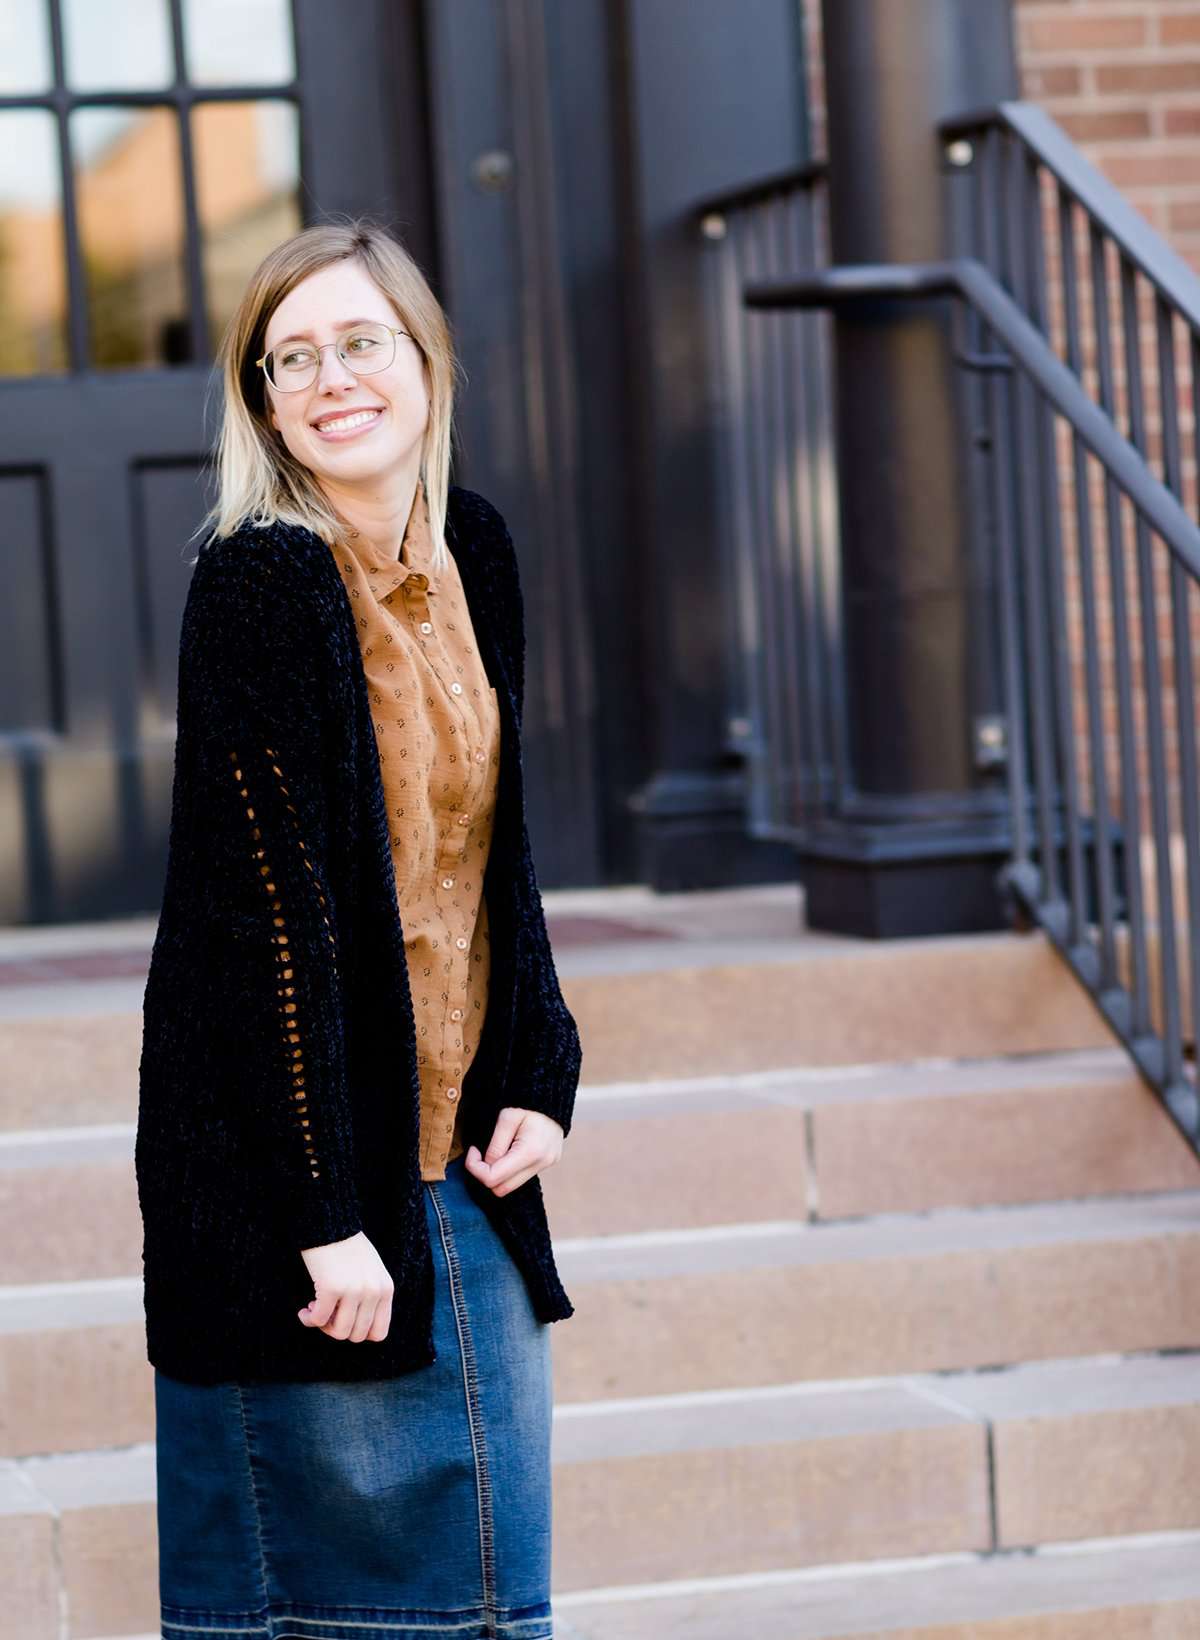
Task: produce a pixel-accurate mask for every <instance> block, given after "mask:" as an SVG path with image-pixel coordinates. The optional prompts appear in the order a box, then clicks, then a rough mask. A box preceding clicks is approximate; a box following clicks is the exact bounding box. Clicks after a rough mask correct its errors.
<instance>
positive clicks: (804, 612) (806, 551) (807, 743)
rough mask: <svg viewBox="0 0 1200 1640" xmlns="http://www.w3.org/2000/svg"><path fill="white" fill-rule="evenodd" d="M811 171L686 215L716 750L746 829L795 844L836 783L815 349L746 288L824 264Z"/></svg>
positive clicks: (825, 359) (824, 356) (815, 175)
mask: <svg viewBox="0 0 1200 1640" xmlns="http://www.w3.org/2000/svg"><path fill="white" fill-rule="evenodd" d="M824 178H825V169H824V166H822V165H812V166H805V167H801V168H799V169H796V170H792V171H786V172H782V173H780V174H779V175H777V176H773V177H769V178H766V179H764V180H763V181H761V182H759V183H757V184H756V185H754V186H753V187H751V188H744V189H739V190H737V191H736V192H735V193H731V194H726V195H721V196H718V197H716V198H714V199H711V200H709V201H708V203H707V205H706V207H705V209H704V212H703V214H702V215H701V216H700V218H699V226H700V231H701V233H702V235H703V237H704V241H705V263H704V266H705V273H706V277H707V299H708V305H709V314H710V335H711V337H712V338H713V342H714V358H713V360H712V366H713V368H712V371H711V376H710V380H711V381H712V384H713V393H714V395H715V397H714V404H713V417H714V421H715V424H716V426H717V428H718V432H719V437H718V442H717V455H718V477H719V487H720V496H721V508H722V519H723V527H722V529H721V542H722V547H723V557H722V563H723V570H724V575H725V580H726V593H727V596H726V599H725V607H726V608H728V609H729V610H731V611H732V612H733V613H732V617H731V619H730V621H729V623H728V627H727V637H728V657H727V658H728V667H727V675H728V677H729V678H730V679H731V680H732V698H731V699H730V701H729V707H728V713H727V720H726V721H727V730H728V749H729V750H730V752H732V753H734V754H736V755H737V756H739V757H741V758H742V759H743V760H744V766H745V769H746V773H747V781H748V797H747V814H748V822H747V823H748V828H749V830H750V832H751V833H752V835H754V836H756V837H771V838H780V839H783V840H785V841H788V842H792V843H798V842H800V841H801V840H802V838H803V836H804V834H805V832H806V830H807V828H808V826H810V825H811V824H812V823H813V822H815V821H816V820H818V819H819V818H820V817H821V816H822V815H824V814H828V813H830V812H832V811H833V810H834V809H835V808H836V806H837V803H838V799H839V797H840V795H841V793H842V791H843V788H844V784H845V780H846V758H845V726H844V721H843V718H842V705H843V701H842V692H841V689H840V687H839V685H838V681H837V680H838V679H839V678H840V677H841V673H842V660H841V642H842V639H841V618H840V603H841V589H840V583H839V563H838V553H837V538H838V532H837V517H836V515H837V490H836V479H835V472H834V452H833V421H832V413H831V403H830V382H831V376H832V371H831V362H830V337H829V324H828V319H827V317H826V316H825V315H824V314H822V313H819V312H803V313H798V314H791V313H789V314H764V315H756V314H753V313H751V312H750V311H749V310H748V309H747V308H746V305H745V303H744V301H743V292H744V289H745V287H746V285H747V284H748V283H750V282H752V281H755V280H760V279H779V278H790V277H796V276H798V275H800V274H804V273H812V272H814V271H815V270H816V269H817V268H819V267H821V266H823V265H824V264H825V262H826V260H827V251H826V243H827V227H826V217H825V191H824Z"/></svg>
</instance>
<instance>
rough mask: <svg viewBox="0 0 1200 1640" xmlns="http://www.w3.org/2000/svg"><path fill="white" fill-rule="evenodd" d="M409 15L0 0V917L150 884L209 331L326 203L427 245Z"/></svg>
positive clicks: (208, 381)
mask: <svg viewBox="0 0 1200 1640" xmlns="http://www.w3.org/2000/svg"><path fill="white" fill-rule="evenodd" d="M416 21H417V7H416V6H415V4H413V5H410V4H406V3H401V4H388V3H387V0H355V4H354V5H353V6H336V7H331V6H328V5H317V4H315V3H313V0H297V3H296V4H295V5H294V6H293V5H291V4H289V3H288V0H5V4H4V8H3V18H2V19H0V553H2V555H3V568H4V597H3V599H0V838H2V839H3V855H2V856H0V923H4V924H12V923H23V922H38V921H61V920H72V919H76V918H80V919H82V918H92V917H102V916H108V915H116V914H123V913H129V912H133V911H138V910H147V911H152V910H154V909H155V908H156V906H157V903H158V896H159V891H160V888H161V881H162V870H163V865H164V862H165V845H166V831H167V824H168V819H169V809H170V775H171V767H172V750H173V736H174V715H175V673H176V658H177V644H178V631H179V619H180V614H181V611H182V605H183V599H184V595H185V593H186V589H187V584H188V580H189V578H190V574H191V565H190V561H191V559H192V558H193V557H194V555H195V550H196V549H195V543H193V542H192V541H191V540H190V537H191V535H192V532H193V531H194V530H195V528H196V526H197V525H198V523H199V521H200V518H201V516H202V515H203V513H204V510H205V508H206V506H207V504H208V502H209V499H210V495H209V492H208V490H207V488H206V481H205V479H204V477H203V475H202V471H201V469H202V466H203V463H204V461H205V458H206V455H207V449H206V445H207V443H208V441H209V440H210V439H211V438H212V436H213V434H214V432H215V427H216V410H217V408H218V405H219V397H218V393H219V384H218V383H217V382H216V380H215V378H214V377H213V374H212V367H211V360H212V352H213V343H214V339H215V338H217V337H219V335H220V333H221V330H222V328H223V326H224V324H225V322H226V320H227V318H228V316H229V313H230V312H231V311H232V308H233V305H234V303H235V302H236V300H237V298H238V295H239V294H240V291H241V289H242V287H243V284H244V280H245V277H246V275H247V274H248V273H249V272H250V270H251V269H252V268H253V266H254V265H255V263H256V262H257V261H258V260H259V258H260V257H261V256H262V255H263V254H264V253H265V251H267V250H268V249H269V248H270V247H271V246H272V245H274V244H276V243H277V242H278V241H279V240H280V239H282V238H285V237H286V236H287V235H288V234H289V233H291V232H293V231H295V229H297V228H298V227H300V226H302V225H303V224H304V223H305V222H308V221H311V220H314V219H315V218H317V217H319V216H322V215H325V214H328V213H329V212H331V211H338V212H343V211H357V210H369V211H373V212H377V213H380V214H381V215H382V216H384V217H385V218H389V219H391V218H393V217H395V216H399V217H400V218H401V220H402V221H403V224H404V229H405V233H406V237H407V240H408V243H409V244H410V246H411V247H412V249H413V250H414V252H415V254H417V255H418V257H420V258H421V259H422V261H423V263H424V264H425V265H426V266H428V265H429V259H428V255H427V253H428V251H429V249H430V243H431V241H430V236H429V226H428V222H429V213H428V188H427V170H428V166H427V159H426V143H425V138H424V130H423V115H422V113H421V109H422V106H423V104H422V96H421V71H420V67H419V63H420V49H419V40H418V38H417V30H416ZM206 412H207V415H206Z"/></svg>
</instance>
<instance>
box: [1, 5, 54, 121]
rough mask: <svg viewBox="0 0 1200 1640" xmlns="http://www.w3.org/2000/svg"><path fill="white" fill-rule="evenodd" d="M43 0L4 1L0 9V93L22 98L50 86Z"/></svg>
mask: <svg viewBox="0 0 1200 1640" xmlns="http://www.w3.org/2000/svg"><path fill="white" fill-rule="evenodd" d="M48 11H49V8H48V7H47V5H46V0H4V4H3V5H2V6H0V93H2V94H3V95H4V96H6V97H25V96H28V95H29V94H30V92H36V91H48V90H49V89H50V87H51V85H52V84H53V83H54V64H53V60H52V58H51V55H50V19H49V16H48Z"/></svg>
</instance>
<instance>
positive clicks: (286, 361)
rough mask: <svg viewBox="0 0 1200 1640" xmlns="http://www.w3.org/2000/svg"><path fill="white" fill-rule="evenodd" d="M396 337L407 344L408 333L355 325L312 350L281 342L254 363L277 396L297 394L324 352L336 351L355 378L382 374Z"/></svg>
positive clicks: (316, 370)
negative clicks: (404, 339)
mask: <svg viewBox="0 0 1200 1640" xmlns="http://www.w3.org/2000/svg"><path fill="white" fill-rule="evenodd" d="M397 336H408V337H409V338H410V340H411V332H410V331H407V330H402V329H401V328H400V327H399V326H392V325H385V324H368V325H355V326H354V327H353V328H352V329H351V330H347V331H345V332H343V334H342V335H341V336H339V337H338V339H337V341H336V342H325V343H324V344H323V346H322V347H313V346H311V345H310V344H309V343H308V342H285V343H284V344H283V346H282V347H273V348H271V349H270V350H269V351H268V352H266V353H264V354H263V356H262V358H261V359H255V361H254V362H255V364H256V365H258V366H260V367H261V369H262V371H263V374H264V375H265V376H266V378H267V380H268V381H269V382H270V384H271V386H272V387H274V388H276V389H277V390H278V391H279V392H280V393H298V392H299V391H300V390H301V389H302V388H305V387H311V386H312V384H313V382H315V381H316V379H317V375H318V373H319V371H320V368H321V354H322V352H323V350H324V348H326V347H336V348H337V355H338V358H339V359H340V360H341V361H342V363H343V364H344V365H345V366H346V368H347V369H348V370H353V371H354V373H355V375H356V376H371V375H374V373H375V372H376V371H377V370H386V369H387V367H388V365H390V364H391V362H392V360H393V359H394V358H395V357H396V337H397Z"/></svg>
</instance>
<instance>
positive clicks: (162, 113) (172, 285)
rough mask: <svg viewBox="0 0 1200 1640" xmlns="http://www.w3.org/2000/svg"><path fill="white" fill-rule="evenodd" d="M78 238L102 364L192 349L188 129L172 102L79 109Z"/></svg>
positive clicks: (75, 148)
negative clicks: (185, 182) (182, 157)
mask: <svg viewBox="0 0 1200 1640" xmlns="http://www.w3.org/2000/svg"><path fill="white" fill-rule="evenodd" d="M71 154H72V160H73V164H74V169H75V188H76V195H77V199H78V212H79V237H80V245H81V248H82V253H83V261H84V269H85V275H86V283H87V302H88V313H89V317H90V322H91V328H92V362H93V363H94V364H95V365H96V367H97V368H99V369H112V368H116V367H119V366H125V365H158V364H178V363H180V362H181V361H184V360H186V359H187V358H188V356H189V352H190V349H189V343H188V323H187V320H188V305H187V288H186V284H185V279H184V270H183V244H184V218H183V201H182V198H181V188H180V161H179V128H178V124H177V119H176V115H175V113H174V111H173V110H170V109H165V108H147V109H129V108H81V109H77V110H76V112H75V113H74V114H72V116H71Z"/></svg>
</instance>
